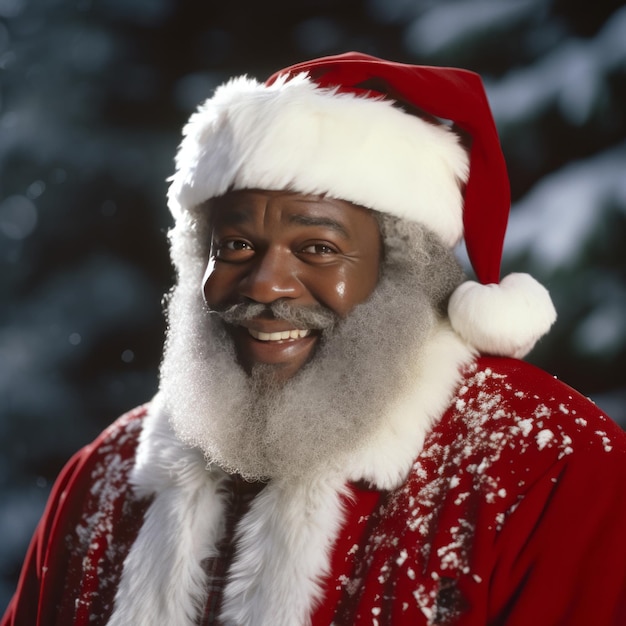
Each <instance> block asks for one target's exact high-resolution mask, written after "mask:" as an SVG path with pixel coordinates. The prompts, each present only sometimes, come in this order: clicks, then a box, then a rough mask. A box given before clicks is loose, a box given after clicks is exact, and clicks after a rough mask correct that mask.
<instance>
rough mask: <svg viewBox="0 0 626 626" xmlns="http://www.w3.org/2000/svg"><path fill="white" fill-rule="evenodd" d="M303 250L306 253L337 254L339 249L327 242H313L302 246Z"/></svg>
mask: <svg viewBox="0 0 626 626" xmlns="http://www.w3.org/2000/svg"><path fill="white" fill-rule="evenodd" d="M302 252H304V253H305V254H320V255H326V254H335V253H336V252H337V251H336V250H335V248H333V247H331V246H329V245H327V244H325V243H312V244H310V245H308V246H305V247H304V248H302Z"/></svg>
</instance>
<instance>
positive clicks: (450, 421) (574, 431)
mask: <svg viewBox="0 0 626 626" xmlns="http://www.w3.org/2000/svg"><path fill="white" fill-rule="evenodd" d="M425 463H430V464H432V465H433V471H435V470H436V471H437V472H438V473H440V474H445V475H448V477H450V476H455V477H457V478H455V479H454V484H456V482H457V480H458V476H459V475H461V474H463V475H466V478H469V477H471V480H472V482H473V484H474V488H475V489H476V488H478V489H479V491H481V492H482V493H483V495H485V497H486V498H487V500H488V501H494V499H495V500H500V498H502V504H503V505H504V506H505V507H507V506H512V505H513V504H514V503H515V502H516V501H517V498H518V497H520V496H522V495H523V494H524V493H527V491H528V490H529V489H532V488H533V486H534V485H536V484H538V483H540V482H544V481H547V483H549V484H553V483H554V481H555V480H556V477H557V476H564V475H565V473H566V474H567V475H568V476H570V477H574V476H577V477H578V487H579V488H581V489H582V488H583V486H584V488H585V489H589V490H593V489H594V488H595V485H597V484H598V483H602V484H603V485H604V486H605V487H607V488H608V487H609V485H612V487H611V488H612V489H622V486H621V483H623V482H624V481H623V480H622V479H621V476H623V474H624V472H626V434H625V433H624V431H622V430H621V429H620V428H619V426H617V424H615V423H614V422H613V421H612V420H611V419H610V418H609V417H608V416H607V415H605V414H604V413H603V412H602V411H601V410H600V409H599V408H598V407H597V406H596V405H595V404H593V402H591V401H590V400H589V399H587V398H585V397H584V396H582V395H581V394H579V393H578V392H576V391H575V390H574V389H572V388H571V387H569V386H568V385H566V384H564V383H562V382H561V381H559V380H557V379H555V378H554V377H553V376H551V375H549V374H548V373H546V372H544V371H542V370H540V369H539V368H537V367H534V366H532V365H529V364H528V363H525V362H523V361H518V360H514V359H506V358H495V357H493V358H491V357H481V358H479V359H477V360H476V361H475V362H474V363H472V364H471V365H469V366H468V367H466V368H465V370H464V376H463V380H462V381H461V383H460V385H459V387H458V389H457V391H456V394H455V395H454V397H453V399H452V401H451V404H450V407H449V409H448V411H447V412H446V414H445V415H444V416H443V418H442V420H441V421H440V422H439V423H438V424H437V426H436V427H435V428H434V430H433V431H432V433H431V434H430V436H429V438H428V440H427V442H426V445H425V448H424V451H423V453H422V455H421V465H425ZM570 483H571V484H574V482H573V481H569V482H568V484H570Z"/></svg>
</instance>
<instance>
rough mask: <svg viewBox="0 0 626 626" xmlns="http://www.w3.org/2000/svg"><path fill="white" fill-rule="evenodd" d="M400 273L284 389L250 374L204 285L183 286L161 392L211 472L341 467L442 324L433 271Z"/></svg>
mask: <svg viewBox="0 0 626 626" xmlns="http://www.w3.org/2000/svg"><path fill="white" fill-rule="evenodd" d="M396 265H397V266H396V267H393V268H392V269H389V268H387V269H388V271H386V272H383V276H382V278H381V280H380V282H379V284H378V286H377V288H376V289H375V291H374V292H373V294H372V295H371V296H370V298H369V300H368V301H367V302H365V303H363V304H360V305H358V306H357V307H355V308H354V310H353V311H352V312H351V313H350V314H349V315H348V317H347V318H346V319H344V320H342V321H341V322H340V323H339V324H337V326H336V327H335V328H333V329H331V330H328V331H324V333H323V335H322V337H321V339H320V341H319V345H318V347H317V349H316V352H315V353H314V355H313V357H312V358H311V360H310V361H309V363H307V364H306V365H305V366H304V367H303V368H302V369H301V370H300V371H299V372H298V373H297V374H296V375H295V376H294V377H293V378H291V379H290V380H288V381H287V382H285V383H283V384H281V385H278V384H275V383H273V382H272V381H273V378H272V376H271V372H270V375H268V372H267V371H264V368H258V371H253V373H252V374H251V375H247V374H246V373H245V372H244V370H243V369H242V368H241V366H240V365H239V364H238V363H237V361H236V357H235V352H234V346H233V344H232V340H231V339H230V337H229V336H228V334H227V333H226V331H225V328H224V323H223V322H222V321H221V319H218V318H216V317H215V316H214V315H211V314H210V313H209V312H208V311H207V310H206V305H205V304H204V301H203V300H202V298H201V294H200V289H199V288H198V286H197V285H195V284H194V285H189V284H179V285H178V286H177V287H176V288H175V290H174V291H173V293H172V295H171V299H170V302H169V310H168V316H169V323H170V327H169V331H168V339H167V343H166V349H165V353H164V358H163V363H162V366H161V386H160V388H161V392H162V394H163V397H164V399H165V402H166V405H167V409H168V411H169V414H170V416H171V418H170V419H171V425H172V427H173V429H174V432H175V433H176V436H177V437H178V438H179V439H180V440H181V441H183V442H184V443H185V444H187V445H189V446H192V447H197V448H199V449H200V450H201V451H202V453H203V454H204V456H205V458H206V460H207V463H208V464H212V463H215V464H217V465H218V466H220V467H221V468H222V469H224V470H225V471H227V472H229V473H238V474H240V475H241V476H243V477H244V478H246V479H247V480H251V481H254V480H267V479H270V478H278V477H280V478H287V479H289V478H298V477H299V476H303V475H305V474H309V473H310V472H314V471H316V469H317V468H319V467H320V466H326V467H328V466H330V465H333V464H335V465H337V466H340V464H341V463H342V460H344V459H345V458H346V455H348V454H349V453H350V452H351V451H352V450H354V449H355V448H356V447H358V446H359V445H360V444H361V443H362V442H363V441H365V440H366V439H367V438H368V437H369V436H370V435H371V433H372V432H374V431H375V429H376V428H377V427H378V426H379V424H380V421H381V420H384V419H385V407H386V406H388V405H389V404H390V403H391V401H392V400H393V399H394V398H396V397H397V396H398V394H399V393H401V392H402V390H403V389H405V388H406V387H407V386H408V385H410V383H411V381H410V380H407V370H408V368H407V367H406V365H405V364H406V361H407V360H414V359H416V358H417V357H418V355H419V353H420V350H421V348H422V345H423V342H424V340H425V338H426V337H427V336H428V334H429V333H430V331H431V330H432V328H433V327H434V326H435V324H436V323H437V313H436V312H435V305H434V304H432V302H431V300H432V299H433V289H432V284H428V283H432V280H433V279H432V271H433V268H432V267H430V268H428V269H427V265H428V264H424V263H423V262H422V263H420V264H419V267H417V266H416V263H415V262H413V263H408V262H406V261H405V262H404V263H402V264H401V266H399V264H396ZM450 267H451V268H452V269H450V268H443V270H442V268H441V267H438V268H437V271H443V272H444V273H445V271H446V269H447V270H449V271H448V276H447V278H446V279H445V281H447V282H450V281H452V282H455V281H457V279H458V276H459V275H460V274H459V270H458V269H457V266H456V264H454V263H453V264H451V265H450ZM445 281H441V282H442V285H443V282H445ZM426 284H428V287H425V285H426ZM191 287H193V288H191ZM440 287H441V286H440ZM441 289H443V287H441ZM441 289H440V290H441ZM435 291H436V290H435ZM438 297H439V298H440V294H438Z"/></svg>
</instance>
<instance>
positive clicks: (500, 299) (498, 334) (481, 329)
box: [448, 274, 556, 358]
mask: <svg viewBox="0 0 626 626" xmlns="http://www.w3.org/2000/svg"><path fill="white" fill-rule="evenodd" d="M448 314H449V316H450V322H451V324H452V327H453V328H454V330H455V331H456V332H457V333H458V334H459V335H461V337H463V339H465V341H466V342H467V343H469V344H470V345H472V346H473V347H475V348H476V349H477V350H479V351H480V352H483V353H486V354H494V355H498V356H512V357H515V358H522V357H523V356H525V355H526V354H528V352H529V351H530V350H531V349H532V347H533V346H534V345H535V343H536V342H537V340H538V339H539V338H540V337H542V336H543V335H544V334H545V333H546V332H548V330H549V329H550V326H552V324H553V323H554V321H555V320H556V311H555V309H554V305H553V304H552V300H551V299H550V295H549V294H548V291H547V289H546V288H545V287H544V286H543V285H541V284H540V283H538V282H537V281H536V280H535V279H534V278H533V277H532V276H530V275H528V274H509V275H508V276H505V277H504V278H503V279H502V280H501V281H500V283H498V284H495V283H492V284H489V285H481V284H480V283H477V282H474V281H467V282H464V283H463V284H461V285H460V286H459V287H458V288H457V289H456V291H455V292H454V293H453V294H452V297H451V298H450V303H449V306H448Z"/></svg>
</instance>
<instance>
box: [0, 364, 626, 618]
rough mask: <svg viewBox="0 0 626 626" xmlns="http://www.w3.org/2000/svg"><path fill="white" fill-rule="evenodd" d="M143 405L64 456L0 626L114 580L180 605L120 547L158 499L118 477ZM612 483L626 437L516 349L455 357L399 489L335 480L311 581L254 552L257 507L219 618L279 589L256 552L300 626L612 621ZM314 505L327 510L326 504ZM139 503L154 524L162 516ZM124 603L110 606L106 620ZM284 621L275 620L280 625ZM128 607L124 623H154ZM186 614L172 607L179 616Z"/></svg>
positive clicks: (98, 611)
mask: <svg viewBox="0 0 626 626" xmlns="http://www.w3.org/2000/svg"><path fill="white" fill-rule="evenodd" d="M147 412H148V409H147V408H146V407H143V408H139V409H137V410H135V411H133V412H131V413H129V414H127V415H125V416H123V417H122V418H120V420H118V421H117V422H116V423H114V424H113V425H112V426H111V427H110V428H109V429H107V430H106V431H105V432H104V433H103V434H102V435H101V436H100V437H99V438H98V439H97V440H96V441H95V442H94V443H93V444H92V445H90V446H87V447H86V448H85V449H84V450H82V451H81V452H79V453H78V454H77V455H76V456H75V457H74V458H73V459H72V460H71V461H70V463H69V464H68V466H67V467H66V468H65V470H64V471H63V473H62V475H61V476H60V478H59V480H58V482H57V484H56V485H55V487H54V490H53V493H52V495H51V497H50V501H49V504H48V507H47V509H46V512H45V514H44V517H43V519H42V521H41V523H40V526H39V528H38V530H37V532H36V534H35V537H34V539H33V542H32V544H31V546H30V549H29V552H28V556H27V559H26V562H25V565H24V570H23V573H22V576H21V579H20V583H19V587H18V590H17V592H16V595H15V597H14V599H13V602H12V604H11V605H10V607H9V609H8V611H7V613H6V615H5V617H4V619H3V620H2V622H1V624H2V626H8V625H9V624H18V625H29V626H30V625H33V626H35V625H37V626H44V625H45V626H51V625H53V624H55V625H59V626H61V625H62V626H68V625H69V624H76V625H80V626H87V625H94V624H95V625H97V624H106V623H107V622H108V620H109V618H110V616H111V613H112V611H113V604H114V597H115V594H116V591H118V588H120V587H127V588H128V589H127V591H128V593H127V594H126V596H124V594H123V593H122V594H121V595H119V592H118V601H117V602H119V603H124V602H128V597H131V598H133V597H134V598H137V597H141V598H143V600H146V601H147V602H150V603H151V604H155V603H156V604H158V603H159V602H162V603H163V606H162V607H161V609H160V610H163V611H165V610H166V607H167V605H168V604H171V603H174V604H175V603H176V602H177V601H178V600H177V596H176V591H173V592H172V594H173V595H172V596H171V597H170V596H169V595H168V597H167V598H165V599H163V598H161V599H159V598H158V597H152V596H153V595H154V590H152V589H151V588H149V587H147V588H146V589H145V590H143V591H145V593H141V591H142V588H141V585H140V586H139V588H137V586H133V584H132V581H131V583H128V582H125V580H126V579H125V578H124V576H127V574H126V569H130V570H132V563H131V564H130V565H129V564H127V565H124V561H125V559H126V560H127V561H133V559H134V558H135V557H136V556H141V557H142V558H143V557H144V556H146V554H147V553H149V552H150V550H147V549H145V545H146V544H145V537H143V538H142V535H141V532H142V528H143V529H146V528H149V521H150V520H149V517H150V515H151V513H150V511H151V510H152V507H154V503H155V502H157V501H158V497H157V498H150V497H147V498H141V497H137V495H136V489H135V490H134V489H133V488H132V487H131V486H130V484H129V476H130V475H131V472H132V471H133V468H134V467H135V465H136V464H137V459H136V455H137V449H138V440H139V436H140V433H141V432H142V429H143V430H145V428H144V427H143V423H144V420H145V419H146V414H147ZM625 479H626V436H625V435H624V433H623V432H622V431H621V430H620V429H619V428H618V427H617V426H616V425H615V424H614V423H613V422H611V421H610V420H609V419H608V418H607V417H606V416H605V415H604V414H603V413H602V412H601V411H599V410H598V409H597V408H596V407H595V406H594V405H593V404H592V403H591V402H589V401H588V400H587V399H585V398H583V397H582V396H580V395H579V394H578V393H576V392H575V391H573V390H572V389H571V388H569V387H567V386H566V385H564V384H563V383H560V382H558V381H556V380H555V379H554V378H552V377H550V376H549V375H547V374H545V373H544V372H542V371H540V370H538V369H536V368H534V367H532V366H530V365H527V364H525V363H523V362H520V361H515V360H509V359H499V358H480V359H478V360H477V361H476V362H475V363H474V364H473V365H471V366H470V367H467V368H465V371H464V375H463V379H462V380H461V382H460V384H459V385H457V389H456V393H455V395H454V398H453V400H452V402H451V404H450V406H449V408H448V409H447V411H446V412H445V413H444V415H443V416H442V417H441V419H440V420H439V421H437V423H436V424H435V425H434V427H433V428H432V430H431V431H430V433H429V434H428V436H427V438H426V441H425V442H424V445H423V449H422V450H421V452H420V453H419V455H418V456H417V458H416V459H415V460H414V463H413V464H412V467H411V469H410V472H409V474H408V477H407V478H406V479H405V480H404V482H403V483H402V484H401V485H400V486H399V487H397V488H395V489H392V490H379V489H370V488H368V487H367V485H364V484H362V483H358V484H355V483H351V484H348V485H345V486H343V487H342V488H339V489H336V490H335V491H336V492H337V494H338V511H339V513H338V515H335V520H334V522H336V527H335V526H332V524H331V526H332V527H331V528H330V530H329V531H328V533H327V534H328V536H329V537H331V538H332V541H331V546H332V549H331V550H328V547H324V546H323V545H314V546H312V549H313V550H314V551H315V552H319V553H323V554H327V559H326V561H324V559H322V561H323V563H322V566H319V565H317V566H315V565H314V566H312V569H313V570H315V568H316V567H317V571H312V572H310V576H309V579H312V582H311V580H309V582H311V585H309V586H308V587H307V586H306V585H304V586H302V585H300V583H299V582H298V579H297V577H298V570H299V566H300V565H301V564H303V562H304V561H306V560H307V559H308V560H310V558H309V557H308V556H307V554H304V552H305V551H306V550H304V549H303V553H302V554H300V553H295V554H285V555H282V556H280V555H279V556H276V553H280V546H278V547H277V544H276V541H275V542H274V544H271V545H270V548H269V551H268V552H266V553H264V552H263V550H264V549H265V548H264V546H263V545H262V544H264V543H265V542H266V539H265V538H266V536H269V535H271V533H272V527H273V526H276V525H280V523H281V521H280V520H279V519H278V518H274V519H272V518H271V514H270V513H268V515H270V517H268V519H270V520H272V521H271V524H269V525H268V526H267V527H264V524H263V523H262V521H263V518H262V517H260V518H259V517H257V518H254V519H252V520H251V522H250V524H248V525H247V526H246V525H245V524H244V525H243V529H241V528H240V537H239V539H238V541H239V544H240V545H239V547H238V549H239V550H240V551H241V552H242V553H246V555H247V556H246V557H245V558H243V557H242V560H241V563H240V566H241V568H243V569H242V572H239V573H238V572H237V571H233V572H232V578H233V582H232V583H229V584H231V586H233V587H234V586H235V585H236V584H238V581H239V582H240V583H241V582H244V583H246V585H247V588H248V589H247V591H248V595H245V594H244V595H241V594H242V593H243V592H242V591H241V590H240V589H234V590H231V591H232V592H231V593H230V596H227V599H226V603H227V605H228V603H230V608H228V606H227V610H226V614H225V623H238V622H237V618H232V616H234V615H237V613H236V610H237V607H235V608H233V606H232V605H233V604H236V603H237V602H239V601H241V602H242V603H244V604H245V603H246V602H248V600H246V598H249V597H252V596H255V594H256V595H257V596H258V597H260V598H266V599H267V601H268V602H269V603H272V602H274V601H277V602H280V601H281V598H278V600H276V599H275V598H272V597H270V596H271V594H272V593H277V592H276V591H275V590H276V589H280V588H281V581H280V580H270V581H269V583H268V584H265V582H267V581H265V582H264V581H261V582H259V585H260V587H259V588H260V591H259V592H258V593H257V590H256V588H253V587H254V585H255V584H256V583H257V582H258V581H256V580H255V577H261V578H263V579H266V578H267V570H264V569H263V567H262V565H261V561H262V560H263V554H267V555H273V556H268V557H267V559H268V560H271V559H276V561H275V563H274V565H275V566H277V567H275V570H276V571H274V576H275V577H276V578H277V579H279V578H281V577H282V576H286V577H287V578H289V577H290V576H293V585H292V586H295V587H298V586H299V585H300V586H301V589H300V590H299V592H298V593H299V594H300V595H296V596H293V597H292V598H289V597H288V598H286V599H284V600H285V601H286V603H287V604H288V605H289V606H288V607H287V609H285V611H286V613H285V614H286V615H287V616H288V615H289V614H290V613H289V612H290V611H291V610H292V608H293V607H294V606H296V605H298V606H300V605H301V606H302V607H305V609H303V610H305V613H304V614H303V613H300V615H301V616H302V615H304V617H300V618H298V619H299V620H300V622H302V623H306V620H307V615H308V616H310V619H311V623H312V624H313V625H315V626H317V625H324V626H328V625H329V624H336V625H349V624H371V625H383V624H394V625H396V624H415V625H419V624H459V625H462V626H472V625H476V626H478V625H484V624H506V625H507V626H517V625H520V626H521V625H524V626H527V625H528V624H537V625H542V626H543V625H546V626H547V625H556V624H563V625H565V624H567V625H569V626H572V625H574V626H576V625H580V626H583V625H584V626H589V625H592V624H593V625H594V626H596V625H598V626H604V625H606V626H608V625H615V626H617V625H620V624H622V625H623V624H626V480H625ZM270 487H271V484H270V485H269V486H268V487H267V488H266V490H265V491H264V492H261V495H259V496H257V498H256V499H257V500H259V503H258V509H259V510H261V511H263V510H265V511H269V509H270V507H273V506H274V505H273V503H272V497H273V496H272V493H271V492H269V490H270ZM305 491H306V490H305ZM265 493H267V495H264V494H265ZM292 495H293V494H292ZM211 497H213V496H211ZM261 499H265V501H266V504H263V501H262V500H261ZM194 501H196V500H194ZM216 503H217V501H216ZM255 504H256V503H255ZM181 506H182V505H181ZM264 507H265V509H264ZM278 507H279V508H280V505H278ZM217 508H218V509H219V506H217ZM322 509H323V511H326V512H327V513H328V511H330V513H329V516H330V517H331V518H332V517H333V513H332V507H331V508H330V509H324V508H322ZM172 510H178V509H177V508H176V507H174V508H173V509H172ZM152 515H153V517H155V516H156V519H157V520H158V522H159V527H161V526H162V525H163V523H164V519H165V518H164V517H159V516H158V515H157V513H156V512H153V514H152ZM221 515H222V513H220V515H218V516H217V518H220V516H221ZM296 516H297V514H296ZM259 520H261V522H259ZM307 523H308V519H306V520H304V521H301V522H298V526H300V525H301V524H302V525H306V524H307ZM216 524H217V526H215V528H218V527H219V519H218V522H216ZM146 532H147V531H145V532H144V534H146ZM255 533H256V535H255ZM147 534H148V536H150V533H149V532H147ZM172 534H173V533H171V532H168V534H167V535H166V537H165V539H163V541H162V543H159V540H158V538H157V539H156V540H155V541H154V542H153V550H152V554H148V556H146V558H147V561H145V562H144V561H141V559H139V561H137V562H138V563H139V565H138V566H137V567H136V569H137V570H140V571H141V574H140V575H143V576H145V580H146V581H148V582H146V583H145V584H146V585H149V584H150V580H151V578H154V577H156V576H157V575H156V573H155V569H154V568H148V567H147V566H146V563H149V562H150V559H152V562H154V563H157V564H159V563H161V564H162V565H163V566H164V567H165V566H166V565H167V566H168V567H169V565H168V563H169V561H168V559H167V555H169V552H167V548H166V547H164V548H163V555H162V561H159V559H160V558H161V555H160V554H159V551H160V546H161V545H162V544H163V543H167V541H176V540H175V539H172V536H171V535H172ZM322 535H323V533H322ZM312 536H315V535H314V534H313V535H312ZM138 537H139V539H138ZM153 538H154V537H153ZM268 541H269V540H268ZM142 542H144V543H142ZM270 543H271V542H270ZM313 543H315V542H313ZM142 545H143V546H144V547H143V548H139V547H137V546H142ZM148 545H150V544H148ZM133 546H135V547H133ZM329 547H330V546H329ZM196 549H197V551H198V558H201V556H202V555H201V554H200V553H201V552H202V548H201V547H200V548H198V547H197V546H194V545H192V546H191V547H190V551H191V552H190V553H191V554H195V553H196V552H195V550H196ZM133 550H135V552H133ZM325 550H326V552H325ZM129 554H130V555H131V556H130V557H129V558H127V557H128V555H129ZM281 559H282V560H281ZM278 566H280V567H278ZM292 566H293V570H291V569H290V567H292ZM309 566H310V563H308V564H307V567H309ZM233 568H234V570H236V569H237V564H235V565H234V566H233ZM241 568H240V569H241ZM246 568H248V569H246ZM123 569H124V573H123ZM148 569H151V571H146V570H148ZM305 569H306V568H305ZM309 569H310V567H309ZM142 570H143V571H142ZM283 570H285V571H283ZM129 576H130V575H129ZM182 578H184V577H180V576H177V577H176V579H175V580H170V581H168V583H167V584H168V587H167V589H168V591H167V594H169V589H170V587H175V586H177V585H178V586H179V587H182V592H181V593H182V594H183V595H184V594H185V593H191V595H193V593H192V592H190V591H189V589H188V588H187V587H189V585H190V583H188V582H185V581H181V580H180V579H182ZM121 580H122V582H120V581H121ZM142 580H143V579H142ZM264 584H265V586H263V585H264ZM291 591H292V590H291V589H289V591H288V592H287V593H288V594H289V593H291ZM151 594H152V595H151ZM167 594H166V595H167ZM263 594H265V595H263ZM242 598H243V600H242ZM303 598H304V599H303ZM249 602H259V600H258V598H257V599H256V600H249ZM261 602H262V601H261ZM146 606H148V605H146ZM181 606H185V607H189V606H190V605H189V604H184V603H183V605H181ZM259 606H261V604H257V605H256V607H257V608H258V607H259ZM307 607H308V608H307ZM147 610H149V608H148V609H144V614H145V611H147ZM251 610H252V611H253V613H246V612H245V611H243V612H241V613H239V615H241V616H243V617H242V618H241V621H240V622H239V623H251V624H253V623H258V624H262V623H272V622H271V621H270V620H269V618H267V619H266V618H263V616H261V617H259V618H258V619H256V618H255V617H254V615H259V611H257V610H256V609H255V608H254V607H253V609H251ZM280 610H281V611H282V609H280ZM293 610H296V609H293ZM229 611H230V612H229ZM254 611H256V613H254ZM130 614H132V613H128V614H124V613H122V614H121V615H122V617H121V618H119V615H118V618H119V619H118V621H117V623H124V622H123V615H130ZM250 614H252V617H250ZM139 615H141V614H139ZM246 615H248V617H246ZM281 615H283V614H282V613H281ZM283 617H284V615H283V616H282V617H278V618H277V620H279V621H281V620H282V621H283V622H285V623H288V622H287V621H286V620H287V619H289V618H288V617H285V618H284V619H283ZM135 619H136V620H137V621H135V622H130V621H128V622H127V623H138V624H139V623H146V624H148V623H150V624H152V623H155V622H154V621H153V618H150V617H147V616H146V620H149V621H144V620H142V618H141V617H139V618H135ZM185 620H187V621H185ZM193 621H194V618H193V616H191V617H189V616H187V617H183V616H181V618H180V621H178V620H177V622H176V623H181V624H183V623H193ZM163 623H166V622H163ZM292 623H294V624H296V623H298V622H296V621H293V622H292Z"/></svg>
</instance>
